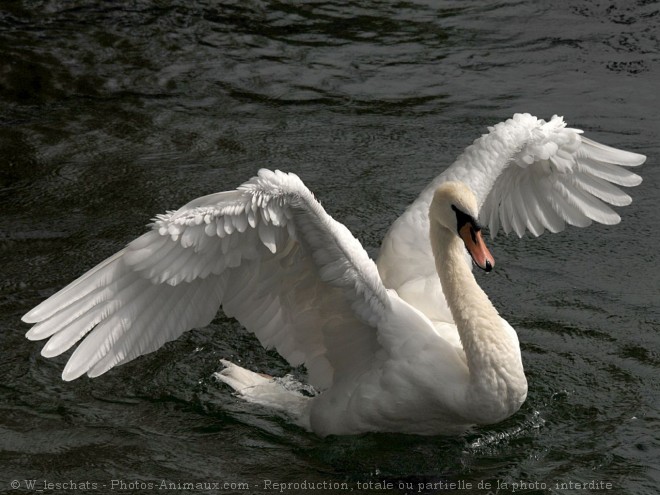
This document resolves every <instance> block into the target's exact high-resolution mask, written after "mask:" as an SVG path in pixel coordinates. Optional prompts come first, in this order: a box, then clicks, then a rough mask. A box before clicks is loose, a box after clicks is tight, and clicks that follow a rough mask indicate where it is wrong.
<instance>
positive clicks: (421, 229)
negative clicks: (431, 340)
mask: <svg viewBox="0 0 660 495" xmlns="http://www.w3.org/2000/svg"><path fill="white" fill-rule="evenodd" d="M489 131H490V132H489V133H488V134H484V135H483V136H481V137H480V138H479V139H477V140H476V141H474V143H473V144H472V145H471V146H469V147H468V148H467V149H466V150H465V151H464V152H463V153H462V154H461V156H459V157H458V158H457V160H456V161H455V162H454V163H453V164H452V165H451V166H450V167H448V168H447V169H446V170H445V171H444V172H443V173H442V174H440V175H439V176H438V177H436V178H435V179H434V180H433V181H432V182H431V184H430V185H429V186H428V187H427V188H426V189H425V190H424V191H423V192H422V193H421V194H420V196H419V197H418V198H417V199H416V200H415V202H414V203H413V204H411V205H410V206H409V207H408V209H407V210H406V211H405V212H404V213H403V215H401V216H400V217H399V218H398V219H397V220H396V221H395V222H394V224H393V225H392V227H391V228H390V230H389V232H388V233H387V235H386V236H385V239H384V240H383V244H382V246H381V250H380V253H379V256H378V260H377V263H378V269H379V271H380V274H381V277H382V280H383V283H384V284H385V285H386V286H387V287H388V288H391V289H395V290H396V291H397V292H398V294H399V296H400V297H401V298H402V299H404V300H405V301H407V302H408V303H410V304H411V305H412V306H414V307H416V308H417V309H419V310H420V311H422V312H423V313H424V314H425V315H426V316H428V317H429V318H430V319H431V320H432V321H434V322H452V321H453V319H452V316H451V314H450V312H449V309H448V307H447V306H446V304H445V305H443V304H442V303H439V302H438V301H440V300H442V298H443V292H442V287H441V286H440V282H439V280H438V276H437V273H436V270H435V262H434V259H433V254H432V252H431V242H430V240H429V221H428V211H429V206H430V204H431V200H432V198H433V193H434V192H435V189H436V188H437V187H438V186H439V185H440V184H442V183H443V182H445V181H449V180H459V181H462V182H464V183H465V184H466V185H468V186H469V187H470V188H471V189H472V191H473V192H474V193H475V195H476V197H477V200H478V203H479V205H480V211H479V218H480V221H481V222H482V223H484V224H487V225H488V226H489V228H490V233H491V235H492V236H494V235H495V234H496V233H497V231H498V230H499V229H500V227H501V228H502V229H503V230H504V232H506V233H509V232H511V231H515V232H516V233H517V234H518V235H520V236H522V235H523V234H524V232H525V231H526V230H529V231H530V232H531V233H532V234H533V235H536V236H538V235H540V234H542V233H543V231H544V230H546V229H547V230H549V231H551V232H558V231H560V230H563V229H564V227H565V226H566V224H570V225H577V226H580V227H585V226H587V225H589V224H590V223H591V222H592V221H596V222H600V223H605V224H615V223H618V222H619V221H620V217H619V215H618V214H617V213H616V212H615V211H614V210H613V209H612V208H611V207H610V205H612V206H623V205H627V204H629V203H630V202H631V199H630V196H628V195H627V194H626V193H624V192H623V191H622V190H621V189H619V187H617V186H628V187H629V186H635V185H637V184H639V183H640V182H641V180H642V179H641V177H639V176H638V175H636V174H634V173H633V172H631V171H630V170H629V167H634V166H637V165H641V164H642V163H644V161H645V159H646V157H645V156H643V155H640V154H637V153H630V152H628V151H622V150H618V149H615V148H611V147H609V146H605V145H602V144H599V143H596V142H594V141H592V140H590V139H588V138H585V137H583V136H582V135H581V134H582V131H579V130H577V129H571V128H566V124H565V123H564V121H563V119H562V118H561V117H557V116H554V117H553V118H552V119H550V121H548V122H545V121H544V120H541V119H537V118H536V117H533V116H532V115H529V114H516V115H514V116H513V118H511V119H509V120H507V121H506V122H502V123H500V124H497V125H496V126H494V127H491V128H490V129H489ZM455 337H456V339H455V340H457V338H458V336H457V335H456V336H455Z"/></svg>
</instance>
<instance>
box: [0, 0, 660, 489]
mask: <svg viewBox="0 0 660 495" xmlns="http://www.w3.org/2000/svg"><path fill="white" fill-rule="evenodd" d="M659 12H660V9H659V8H658V6H657V4H655V3H652V2H643V1H637V2H629V1H626V2H624V1H623V0H620V1H616V0H614V1H611V2H606V3H593V2H578V1H571V2H568V3H564V4H562V5H561V6H559V5H553V4H550V3H543V2H540V3H539V2H524V1H513V2H508V3H506V2H501V3H492V2H481V1H476V2H475V1H469V2H468V1H455V2H448V3H447V2H445V3H440V4H438V3H437V2H421V1H420V2H398V3H388V2H379V1H375V0H374V1H368V2H361V3H360V4H359V5H358V4H356V3H355V2H342V1H333V2H305V3H303V2H295V1H280V2H275V1H254V2H252V1H250V2H204V1H196V2H147V1H135V2H132V3H131V4H130V6H127V5H120V4H119V3H113V2H100V1H99V2H82V1H63V0H61V1H55V0H53V1H38V2H28V1H14V2H8V3H7V5H3V8H2V11H0V53H1V55H2V56H1V57H0V60H1V62H0V102H1V105H0V157H1V162H0V163H1V165H0V202H1V204H2V212H3V215H2V216H1V217H0V225H1V228H0V253H2V256H3V272H2V277H1V278H0V294H1V295H2V297H1V298H0V315H1V320H0V321H1V322H2V331H1V332H0V338H1V339H2V343H1V348H2V349H3V359H1V360H0V370H1V372H2V376H3V378H4V379H3V381H2V384H1V385H0V387H1V388H2V392H3V399H4V400H3V405H2V406H1V408H2V420H1V421H0V438H2V446H3V449H2V451H3V452H2V453H0V465H1V466H3V467H2V468H1V469H0V473H2V475H3V476H1V477H0V478H1V480H0V482H7V483H8V482H9V481H10V480H12V479H16V478H19V479H31V478H35V479H42V478H47V479H49V480H50V479H52V481H64V480H65V479H66V480H69V479H72V480H81V481H84V480H86V479H95V480H110V479H113V478H117V477H121V478H124V479H126V480H133V479H136V480H140V479H141V480H161V479H167V480H170V479H171V480H182V481H183V480H202V481H203V480H209V479H213V480H216V479H217V480H226V481H236V482H243V481H246V482H250V483H257V484H258V483H260V480H263V479H272V480H278V481H283V482H285V481H300V480H303V479H308V480H310V481H314V480H316V481H322V480H333V481H340V482H343V481H346V482H349V483H353V484H354V483H357V482H358V481H360V482H364V481H369V480H374V481H375V480H381V481H382V480H385V481H387V480H390V481H393V482H395V481H396V482H398V481H404V482H410V483H418V482H422V483H425V482H427V481H428V482H437V481H440V480H443V481H447V482H452V481H454V482H458V481H470V482H472V483H473V484H474V486H475V487H476V486H477V483H478V482H479V481H483V480H485V481H490V482H492V483H495V482H497V481H501V482H508V483H512V482H516V481H520V480H528V481H539V482H546V483H548V486H554V485H552V483H553V482H554V481H557V480H560V481H566V482H568V481H574V482H586V481H590V480H604V481H611V482H613V483H614V484H615V486H617V487H618V488H617V491H618V492H629V493H652V492H653V489H654V487H655V486H657V482H658V477H657V471H654V470H653V467H652V466H653V465H654V461H655V460H656V459H657V456H658V449H657V446H656V445H655V444H654V443H653V442H652V439H653V438H654V435H653V433H652V432H654V431H657V427H658V415H657V396H658V387H657V380H655V379H654V378H655V376H656V374H657V369H658V363H659V362H660V360H659V358H658V353H657V351H655V349H657V347H658V337H657V328H658V320H659V314H658V313H659V306H658V300H660V293H659V291H658V287H660V280H659V278H658V275H657V273H656V271H654V270H652V269H649V268H652V267H653V266H655V265H656V264H657V263H658V261H659V260H658V254H657V252H656V251H655V250H654V249H653V246H654V245H655V243H654V241H656V242H657V241H658V234H657V232H655V231H654V230H653V229H652V228H651V223H650V222H649V218H654V216H655V212H656V211H657V208H658V206H659V205H658V199H657V194H655V189H656V188H655V184H656V183H657V180H658V179H659V177H658V172H657V170H655V169H654V167H653V166H652V164H653V163H654V161H655V159H654V156H657V155H658V145H657V135H658V131H660V125H659V119H658V115H657V112H656V111H655V109H656V108H657V103H658V101H657V81H658V80H659V76H660V74H658V67H659V66H660V65H659V64H658V62H659V60H658V58H659V56H658V55H657V54H658V37H657V26H656V24H657V16H658V13H659ZM517 111H527V112H531V113H534V114H537V115H539V116H541V117H546V118H547V117H550V116H551V115H552V114H553V113H558V114H563V115H564V116H565V117H566V120H567V121H568V122H569V123H570V124H571V125H575V126H576V127H580V128H583V129H585V130H586V131H588V132H589V134H590V135H593V136H594V137H595V138H596V139H598V140H600V141H603V142H607V143H609V144H612V145H614V146H617V147H621V148H624V149H630V150H633V151H638V152H641V153H645V154H647V155H649V156H650V159H649V166H646V167H644V169H643V170H642V172H641V173H642V175H643V176H644V181H645V182H644V183H643V184H642V185H641V186H640V187H638V188H636V189H635V190H633V191H632V196H633V198H634V203H633V205H632V206H630V207H627V208H626V209H625V210H623V211H622V217H623V221H622V223H621V224H620V225H618V226H616V227H602V226H595V227H591V228H590V229H588V230H584V231H582V230H579V229H570V230H568V231H567V232H565V233H562V234H558V235H555V236H550V235H546V236H543V237H541V238H540V239H530V238H525V239H523V240H519V239H516V238H514V237H502V236H498V237H497V238H496V239H495V240H494V241H493V242H492V243H491V244H492V247H493V252H494V255H495V256H496V257H497V258H498V269H497V270H496V271H495V272H493V273H492V274H489V275H488V276H482V277H480V282H481V283H482V284H483V285H484V287H485V288H486V290H487V292H488V293H489V294H490V295H491V296H492V299H493V301H494V303H495V304H496V306H497V307H498V308H500V309H501V312H502V314H503V315H504V316H505V317H506V318H507V319H508V320H509V321H510V322H511V323H512V324H513V325H514V326H515V327H516V328H517V329H518V331H519V335H520V339H521V342H522V348H523V357H524V360H525V365H526V370H527V374H528V378H529V382H530V393H529V398H528V401H527V402H526V404H525V405H524V406H523V408H522V410H521V411H520V412H519V413H518V414H517V415H515V416H514V417H513V418H510V419H509V420H507V421H505V422H504V423H502V424H499V425H496V426H493V427H490V428H479V429H475V430H473V431H471V432H469V433H467V434H466V435H464V436H462V437H458V438H442V437H436V438H420V437H414V436H404V435H384V434H372V435H364V436H359V437H348V438H329V439H325V440H320V439H318V438H316V437H314V436H311V435H309V434H307V433H305V432H302V431H300V430H299V429H297V428H295V427H293V426H291V425H288V424H287V423H285V422H284V421H282V420H280V419H278V418H277V417H273V416H271V415H270V414H269V413H268V411H264V410H259V409H254V408H253V407H251V406H248V405H246V404H245V403H243V402H241V401H239V400H238V399H236V398H234V397H232V396H231V394H230V393H229V391H228V390H227V389H226V388H224V387H223V386H220V385H219V384H218V383H216V382H215V381H214V380H213V379H212V374H213V372H215V371H216V370H217V368H218V367H219V359H221V358H229V359H238V358H240V359H241V361H242V364H244V365H246V366H247V367H251V368H254V369H257V370H259V371H263V372H266V373H270V374H284V373H286V372H288V371H289V369H288V367H287V365H286V363H285V362H284V361H283V360H282V359H281V358H279V357H278V356H277V355H276V353H274V352H272V351H264V350H263V349H261V348H260V347H259V346H258V344H257V343H256V340H255V339H254V338H253V337H252V336H250V335H248V334H247V333H246V332H245V331H244V330H243V329H242V328H241V327H240V325H238V324H237V323H236V322H235V321H233V320H230V319H227V318H225V317H223V316H222V315H219V316H218V318H217V319H216V320H215V321H214V322H213V323H212V324H211V325H210V326H209V327H208V328H205V329H200V330H195V331H193V332H189V333H188V334H186V335H184V336H183V337H182V338H180V339H179V340H178V341H176V342H172V343H169V344H167V345H166V346H165V347H164V348H163V349H162V350H160V351H159V352H157V353H155V354H152V355H149V356H146V357H143V358H141V359H139V360H137V361H134V362H132V363H130V364H128V365H126V366H124V367H121V368H118V369H117V370H113V371H112V372H110V373H108V374H107V375H104V376H103V377H102V378H100V379H97V380H93V381H92V380H88V379H81V380H78V381H76V382H73V383H64V382H62V381H61V380H60V378H59V375H60V373H61V370H62V368H63V363H64V361H65V360H66V358H60V359H55V360H45V359H43V358H41V357H40V356H39V349H40V345H38V344H35V343H31V342H28V341H27V340H25V339H24V337H23V333H24V331H25V330H26V329H27V328H26V326H25V325H22V324H20V323H19V317H20V315H21V314H23V313H24V312H25V311H26V310H28V309H29V308H31V307H32V306H34V305H35V304H36V303H38V302H39V301H41V300H42V299H44V298H45V297H47V296H48V295H50V294H52V293H53V292H54V291H55V290H56V289H57V288H59V287H61V286H63V285H64V284H66V283H67V282H69V281H71V280H72V279H73V278H74V277H76V276H77V275H79V274H80V273H81V272H82V271H83V270H84V269H86V268H89V267H91V266H93V265H95V264H96V263H97V262H99V261H100V260H101V259H103V258H104V257H105V256H107V255H110V254H112V253H113V252H114V251H116V250H117V249H119V248H120V247H121V246H123V245H124V244H125V243H126V242H127V241H129V240H131V239H132V238H133V237H135V236H136V235H138V234H139V233H141V232H142V231H143V228H144V227H143V226H144V224H145V223H147V221H148V219H149V218H151V216H153V215H154V214H155V213H158V212H162V211H165V210H167V209H171V208H174V207H177V206H179V205H181V204H183V203H185V202H187V201H189V200H190V199H192V198H194V197H196V196H200V195H203V194H207V193H211V192H215V191H218V190H222V189H228V188H233V187H235V186H236V185H238V184H240V183H241V182H243V181H244V180H245V179H247V178H248V177H250V176H252V175H253V174H254V173H255V172H256V170H257V169H258V168H260V167H263V166H265V167H269V168H273V169H275V168H279V169H282V170H288V171H293V172H296V173H298V174H299V175H300V176H301V177H302V178H303V180H305V182H306V183H307V184H308V185H309V187H310V188H311V189H312V190H313V191H314V192H315V193H316V194H317V196H318V197H319V199H321V201H322V202H323V204H324V206H325V207H326V208H327V209H328V211H329V212H330V213H331V214H332V215H334V216H336V217H337V218H338V219H339V220H341V221H343V222H344V223H345V224H346V225H347V226H348V227H349V228H350V229H351V230H352V231H353V232H354V233H355V234H356V236H357V237H358V238H359V239H360V240H361V241H362V242H363V244H364V245H365V247H366V248H367V250H368V251H369V252H370V254H372V256H375V255H376V253H377V250H378V246H379V243H380V239H381V238H382V236H383V235H384V233H385V231H386V229H387V227H388V226H389V224H390V223H391V222H392V221H393V219H394V218H396V216H397V215H398V214H399V213H400V212H401V211H402V210H403V208H405V206H406V205H407V204H408V203H409V202H410V201H411V200H412V199H413V198H414V197H415V196H416V194H417V193H418V192H419V191H420V190H421V189H422V187H423V186H424V185H425V184H426V183H427V182H428V181H429V180H430V178H432V177H433V176H435V175H436V174H437V173H438V172H439V171H441V170H442V169H443V168H444V167H445V166H447V165H448V164H450V163H451V162H452V161H453V159H454V157H455V156H456V155H457V154H458V153H459V152H460V151H461V150H462V149H463V148H464V147H465V146H467V145H468V144H469V143H470V142H471V141H472V140H473V139H475V138H476V137H478V136H479V134H480V133H481V132H484V131H485V127H486V126H487V125H492V124H494V123H496V122H498V121H500V120H504V119H505V118H507V117H508V116H510V115H511V114H512V113H514V112H517ZM640 238H641V239H643V242H639V240H640ZM415 486H417V485H416V484H415ZM385 492H389V493H391V492H392V491H385ZM385 492H383V493H385ZM555 492H556V493H562V492H561V491H557V490H555ZM463 493H483V491H482V492H480V491H479V490H472V491H469V490H464V491H463ZM530 493H539V492H538V491H537V492H533V491H532V492H530Z"/></svg>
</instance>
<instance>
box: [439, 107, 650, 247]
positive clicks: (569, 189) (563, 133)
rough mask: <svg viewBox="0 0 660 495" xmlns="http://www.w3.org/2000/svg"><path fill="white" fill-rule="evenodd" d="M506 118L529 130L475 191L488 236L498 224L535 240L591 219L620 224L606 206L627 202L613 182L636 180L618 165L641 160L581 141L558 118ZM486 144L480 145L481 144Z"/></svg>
mask: <svg viewBox="0 0 660 495" xmlns="http://www.w3.org/2000/svg"><path fill="white" fill-rule="evenodd" d="M512 120H513V121H516V120H517V121H518V122H519V123H521V124H524V125H527V126H528V127H529V130H528V133H527V136H526V137H527V139H526V140H523V141H521V142H517V143H512V144H513V146H512V147H510V149H512V150H514V153H512V154H511V155H510V156H509V157H507V158H508V160H507V161H506V163H505V166H504V167H503V168H502V170H499V171H498V170H497V169H494V170H492V174H493V178H494V181H492V186H491V187H490V189H489V190H487V191H485V190H484V189H481V191H482V194H481V197H479V199H480V200H481V202H482V203H483V204H482V207H481V210H480V213H479V216H480V219H481V221H482V222H484V223H487V225H488V227H489V228H490V231H491V235H493V236H494V235H495V234H496V233H497V230H498V229H499V227H500V226H501V227H502V230H504V232H505V233H507V234H508V233H509V232H515V233H516V234H518V236H520V237H522V235H523V234H524V233H525V231H526V230H528V231H529V232H531V233H532V234H533V235H535V236H539V235H541V234H542V233H543V231H544V230H545V229H547V230H550V231H551V232H558V231H560V230H563V228H564V227H565V225H566V224H569V225H575V226H578V227H587V226H589V225H590V224H591V222H592V221H595V222H598V223H603V224H606V225H614V224H617V223H619V222H620V221H621V218H620V217H619V215H618V214H617V213H616V212H615V211H614V210H613V209H612V208H610V206H609V205H613V206H625V205H628V204H630V203H631V201H632V200H631V198H630V196H628V195H627V194H626V193H624V192H623V191H621V190H620V189H619V188H618V187H616V186H614V185H613V184H616V185H619V186H626V187H632V186H636V185H638V184H639V183H640V182H641V181H642V179H641V177H640V176H638V175H636V174H634V173H632V172H630V171H629V170H627V169H626V168H624V167H635V166H638V165H641V164H642V163H644V161H645V159H646V157H644V156H643V155H639V154H637V153H631V152H628V151H622V150H618V149H615V148H611V147H609V146H605V145H602V144H600V143H597V142H595V141H592V140H591V139H588V138H585V137H583V136H581V135H580V134H581V133H582V131H580V130H577V129H571V128H566V124H565V123H564V121H563V119H562V118H561V117H557V116H554V117H553V118H552V119H551V120H550V121H549V122H544V121H543V120H538V119H536V118H535V117H532V116H530V115H522V116H518V115H517V116H515V117H514V119H512ZM509 122H511V121H508V122H507V123H503V124H499V126H501V128H499V129H498V126H495V128H493V129H492V131H491V133H498V132H503V131H504V130H505V127H506V125H507V124H508V123H509ZM506 130H507V131H508V130H509V129H506ZM508 136H511V134H508ZM486 141H487V139H483V143H480V145H486V146H487V143H486ZM475 144H476V143H475ZM447 174H448V175H451V171H450V170H448V171H447ZM484 182H491V181H488V180H485V181H484ZM484 192H485V194H484Z"/></svg>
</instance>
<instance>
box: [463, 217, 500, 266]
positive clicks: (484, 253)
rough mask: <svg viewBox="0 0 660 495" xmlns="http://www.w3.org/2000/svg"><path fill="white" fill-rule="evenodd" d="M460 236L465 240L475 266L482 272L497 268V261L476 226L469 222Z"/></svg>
mask: <svg viewBox="0 0 660 495" xmlns="http://www.w3.org/2000/svg"><path fill="white" fill-rule="evenodd" d="M458 234H459V235H460V236H461V239H463V243H465V247H466V248H467V250H468V253H470V256H472V261H474V264H475V265H477V266H478V267H479V268H481V269H482V270H486V271H487V272H489V271H491V270H492V269H493V267H494V266H495V259H494V258H493V255H492V254H490V251H489V250H488V248H487V247H486V243H485V242H484V240H483V238H482V237H481V231H480V230H477V229H475V227H474V225H472V224H471V223H469V222H468V223H466V224H465V225H463V226H462V227H461V230H459V232H458Z"/></svg>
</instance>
